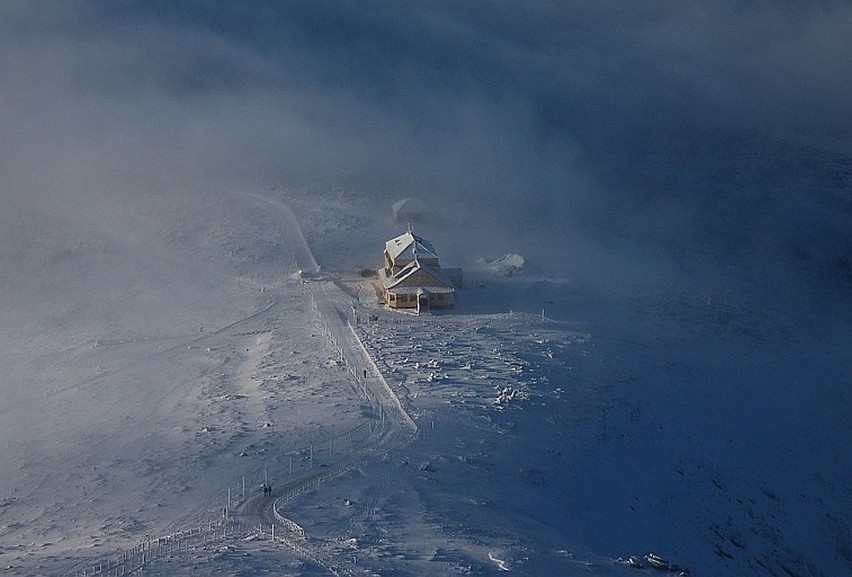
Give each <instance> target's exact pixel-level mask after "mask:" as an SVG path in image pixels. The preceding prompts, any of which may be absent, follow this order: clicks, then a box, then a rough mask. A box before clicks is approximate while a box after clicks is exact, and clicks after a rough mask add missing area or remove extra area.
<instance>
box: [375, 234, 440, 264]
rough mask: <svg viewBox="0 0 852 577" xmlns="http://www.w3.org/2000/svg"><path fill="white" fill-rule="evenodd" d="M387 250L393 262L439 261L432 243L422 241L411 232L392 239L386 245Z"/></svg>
mask: <svg viewBox="0 0 852 577" xmlns="http://www.w3.org/2000/svg"><path fill="white" fill-rule="evenodd" d="M385 250H386V251H387V253H388V256H390V258H391V260H393V261H395V260H396V259H398V258H404V259H411V260H414V259H416V258H423V259H437V258H438V253H436V252H435V249H434V248H433V247H432V243H430V242H429V241H428V240H425V239H422V238H420V237H419V236H417V235H416V234H414V233H413V232H411V231H407V232H404V233H402V234H401V235H399V236H397V237H395V238H392V239H390V240H389V241H387V242H386V243H385Z"/></svg>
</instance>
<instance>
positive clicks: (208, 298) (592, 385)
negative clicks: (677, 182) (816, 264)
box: [0, 190, 852, 575]
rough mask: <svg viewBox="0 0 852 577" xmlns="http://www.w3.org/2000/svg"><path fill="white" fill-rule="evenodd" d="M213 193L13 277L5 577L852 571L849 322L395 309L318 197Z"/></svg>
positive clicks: (357, 215) (586, 303)
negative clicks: (667, 567)
mask: <svg viewBox="0 0 852 577" xmlns="http://www.w3.org/2000/svg"><path fill="white" fill-rule="evenodd" d="M205 199H206V202H205V203H203V204H197V203H194V202H178V201H174V202H173V203H172V204H171V205H168V206H167V207H166V208H167V210H158V211H157V212H156V213H154V214H149V215H148V218H146V220H145V221H144V222H140V224H139V225H138V228H137V229H136V230H135V231H134V232H133V235H132V237H131V236H130V235H128V236H126V237H109V236H99V235H98V234H96V233H93V234H92V235H91V236H88V237H83V238H80V237H69V236H66V235H65V234H64V233H63V229H62V226H61V223H57V222H44V223H43V228H41V229H37V230H29V231H24V234H22V236H20V237H18V238H19V243H20V244H19V245H18V246H16V247H12V248H10V249H7V252H6V253H5V254H4V256H3V258H4V266H12V265H14V267H16V270H19V271H20V274H18V275H16V276H14V277H4V282H5V283H6V286H7V287H8V290H12V289H14V290H15V291H16V292H17V293H18V296H17V297H16V298H17V299H18V306H16V307H14V308H8V309H5V310H4V311H3V316H4V318H3V323H2V330H3V335H2V337H3V343H4V347H3V349H2V357H3V366H4V372H3V376H2V379H3V381H2V386H3V390H4V396H5V400H4V402H3V404H2V405H0V407H2V408H0V411H2V415H0V416H2V420H0V427H2V437H0V438H2V444H0V451H2V454H0V462H2V463H3V466H2V467H1V468H0V491H2V495H0V498H2V501H0V521H2V525H0V534H2V545H0V564H2V567H3V568H5V569H6V574H9V575H33V574H50V575H61V574H74V573H75V572H80V573H81V572H82V571H83V570H84V569H85V570H87V571H90V572H91V571H92V570H93V569H94V568H96V567H97V568H98V570H99V571H102V572H106V569H105V567H106V566H107V565H106V564H107V563H110V565H109V566H110V568H111V570H113V571H126V570H129V568H128V567H130V568H133V567H132V566H130V565H127V562H128V561H127V559H129V560H130V562H132V563H137V562H138V563H139V565H140V566H141V571H140V573H139V574H150V575H177V574H187V575H189V574H198V573H205V574H214V573H215V574H233V575H238V574H264V573H276V572H281V571H283V572H284V573H285V574H294V575H295V574H304V575H311V574H317V575H320V574H328V573H329V572H332V573H334V572H337V573H339V574H352V575H361V574H363V575H367V574H390V573H396V574H405V575H416V574H427V573H428V574H437V575H443V574H446V575H452V574H459V573H461V574H496V573H500V572H504V571H510V572H514V573H517V574H523V575H542V574H585V573H586V572H588V571H591V572H593V573H597V574H636V569H634V568H631V567H629V564H628V562H627V559H628V558H630V557H635V558H636V559H637V560H639V561H642V559H643V555H645V554H646V553H650V552H653V553H654V554H656V555H660V556H661V557H662V558H664V559H666V560H667V562H669V563H670V564H672V565H676V566H678V567H679V568H686V569H689V570H690V571H691V572H692V573H693V574H696V575H700V574H738V575H745V574H755V575H762V574H767V573H773V572H774V573H776V574H781V573H782V572H792V574H820V573H823V574H843V573H845V572H848V570H849V568H850V550H849V543H850V540H849V535H850V518H849V511H850V510H852V496H850V487H849V482H848V481H849V479H850V478H852V465H851V464H850V456H849V452H848V441H849V439H850V438H852V426H850V421H849V419H848V414H849V408H850V405H849V392H848V391H849V389H848V384H849V382H848V378H849V374H852V373H850V367H849V359H848V355H847V354H846V351H848V350H849V349H848V346H849V344H850V343H849V340H850V337H849V335H850V332H849V330H848V327H849V325H848V319H847V318H846V316H844V315H842V314H841V315H832V314H829V313H828V312H827V311H825V310H823V309H822V307H821V306H819V304H818V303H817V304H814V305H813V306H811V307H810V308H806V307H805V306H804V305H802V306H800V307H799V308H798V309H796V310H794V309H792V308H786V307H784V306H783V303H781V302H778V301H777V300H773V299H767V298H764V297H763V296H762V295H755V294H753V293H749V292H748V291H743V290H740V289H739V288H738V287H733V288H732V289H731V290H729V291H712V290H698V289H690V288H687V287H685V286H684V287H674V286H672V287H665V288H659V287H658V288H656V289H653V290H652V289H647V290H643V291H637V290H634V289H633V288H630V287H623V288H620V287H617V286H612V287H609V288H607V289H606V290H602V289H601V287H599V286H596V287H594V289H592V288H589V287H591V285H588V286H586V285H585V284H584V283H583V282H582V281H578V280H576V279H569V278H566V277H560V276H559V275H557V274H556V273H557V272H558V271H552V274H550V275H548V276H546V277H541V276H530V275H525V276H523V277H512V278H506V277H503V276H501V275H499V274H490V273H488V272H487V271H486V272H483V273H480V275H479V276H478V277H476V278H475V279H473V280H472V281H471V282H470V283H469V287H468V288H466V289H465V290H463V291H462V292H461V293H460V295H461V296H460V300H459V305H458V307H457V308H456V309H455V310H453V311H448V312H445V313H441V314H432V315H422V316H413V315H409V314H400V313H394V312H391V311H387V310H384V309H382V308H380V307H379V306H378V305H377V304H376V302H375V296H374V291H373V289H372V288H371V287H370V284H369V283H370V280H369V279H363V278H360V277H358V276H357V275H356V274H355V273H356V272H357V269H358V266H357V265H358V264H359V263H360V262H361V261H360V260H359V259H365V260H369V258H370V257H369V256H365V255H364V254H363V253H362V252H361V251H360V247H357V246H353V247H351V248H347V247H346V244H345V243H343V242H340V241H341V240H342V239H343V238H344V237H346V236H347V235H349V234H355V233H357V230H358V228H357V227H355V228H354V230H346V229H343V228H340V229H338V232H330V228H331V227H329V226H328V223H326V229H325V232H324V237H323V242H318V243H315V244H313V246H315V247H317V248H316V250H317V252H316V254H313V253H312V251H311V249H312V247H311V246H309V245H308V244H306V243H305V241H304V239H303V237H302V235H301V233H300V231H299V230H298V228H297V224H296V219H295V217H294V216H293V214H292V213H291V212H290V210H289V206H290V205H292V206H293V207H295V208H297V211H298V212H300V220H302V221H303V222H304V223H308V226H310V227H311V228H307V236H308V238H309V239H310V238H311V235H312V230H313V231H316V230H318V227H317V226H316V223H318V222H319V223H323V222H324V221H323V219H324V218H325V217H324V215H325V214H327V213H326V212H323V211H316V210H311V208H310V205H306V204H304V203H303V202H302V200H301V199H302V197H301V196H300V195H299V194H291V193H288V192H286V191H284V190H279V191H274V192H269V193H265V194H258V193H251V194H244V193H221V194H217V195H216V196H210V195H207V196H205ZM333 202H334V196H333V195H329V196H328V197H327V198H326V199H325V204H324V206H325V207H326V208H327V207H328V206H329V204H330V203H333ZM362 209H364V207H359V205H358V203H357V202H354V203H353V202H352V201H351V199H349V200H348V201H347V202H345V203H341V204H340V205H336V206H335V207H334V211H333V214H334V213H338V212H339V213H341V214H343V213H345V212H346V211H350V213H351V216H352V219H351V221H352V222H362V223H363V227H364V230H365V233H366V231H367V229H370V230H371V232H369V233H367V234H379V233H381V227H382V226H385V225H383V224H382V223H381V222H380V220H379V218H378V217H376V219H375V220H371V219H370V217H368V216H365V215H367V214H368V211H367V210H363V212H362ZM149 210H152V209H149ZM152 223H155V225H153V226H152ZM376 229H378V231H379V232H376ZM131 241H132V242H131ZM309 244H310V243H309ZM381 246H382V245H381V244H380V243H378V244H376V246H375V247H373V249H374V250H375V254H374V255H373V256H374V258H375V260H379V259H380V258H381V255H380V250H381ZM330 247H334V248H333V250H332V249H331V248H330ZM347 251H351V252H347ZM473 256H475V255H473ZM326 257H328V261H329V262H331V263H334V264H333V265H332V266H330V267H329V268H325V267H321V266H317V264H316V263H319V264H320V265H322V264H323V263H324V262H325V260H326ZM341 262H350V263H353V264H354V266H351V267H350V266H341V265H340V263H341ZM24 283H25V284H26V286H23V285H24ZM813 290H816V289H813ZM799 304H800V305H801V301H800V302H799ZM362 345H363V347H364V349H362V348H361V346H362ZM364 352H367V353H368V354H369V357H370V358H369V359H368V358H367V357H366V356H363V355H364ZM365 376H366V378H365ZM385 383H386V385H387V388H388V390H386V389H385V388H383V387H384V386H385V385H384V384H385ZM365 392H366V396H365ZM391 393H392V394H391ZM400 409H402V410H400ZM403 411H404V412H403ZM409 419H410V420H409ZM266 479H269V481H270V483H271V484H272V485H273V488H274V489H275V498H274V499H269V500H263V498H262V496H260V484H261V483H263V482H265V481H266ZM244 482H245V486H246V494H245V496H243V483H244ZM229 492H230V497H231V500H232V501H231V509H230V510H229V511H228V519H227V520H226V519H224V518H223V508H224V507H226V506H227V505H228V501H227V499H228V493H229ZM279 498H280V501H276V500H275V499H279ZM273 502H275V509H274V510H273V507H272V503H273ZM284 518H286V519H287V520H288V522H292V523H294V524H295V526H297V527H299V528H300V529H301V530H302V531H303V532H304V533H303V534H297V533H293V529H292V527H291V528H290V530H289V532H288V530H287V529H286V527H287V525H284V524H283V523H284V521H283V519H284ZM223 523H224V525H223ZM273 524H276V526H277V527H276V529H277V531H278V537H277V538H276V540H274V541H273V540H272V538H271V530H272V525H273ZM257 528H259V529H262V530H263V531H264V533H257V532H256V531H255V529H257ZM188 530H189V531H193V530H197V531H201V532H202V533H197V534H196V535H197V536H195V537H186V538H184V540H183V541H175V542H174V543H180V544H179V545H173V544H168V545H167V544H166V543H167V542H166V541H162V542H160V541H156V540H157V539H164V538H165V537H167V536H169V535H176V534H178V533H180V532H182V531H188ZM222 530H225V531H227V530H230V531H232V533H231V534H230V535H229V536H226V537H221V538H219V537H217V532H218V531H222ZM252 535H253V536H252ZM192 539H195V540H194V541H193V540H192ZM199 539H201V540H202V541H201V542H198V540H199ZM152 543H153V544H152ZM168 543H171V542H168ZM140 547H142V548H143V549H144V548H145V547H149V548H150V549H149V552H148V553H144V554H143V553H138V551H139V550H140V549H139V548H140ZM169 547H171V549H170V548H169ZM143 555H148V557H144V556H143ZM116 560H120V561H122V562H123V563H124V564H123V565H115V563H116ZM643 567H645V569H643V570H644V571H656V570H655V569H652V568H650V565H648V563H647V562H643Z"/></svg>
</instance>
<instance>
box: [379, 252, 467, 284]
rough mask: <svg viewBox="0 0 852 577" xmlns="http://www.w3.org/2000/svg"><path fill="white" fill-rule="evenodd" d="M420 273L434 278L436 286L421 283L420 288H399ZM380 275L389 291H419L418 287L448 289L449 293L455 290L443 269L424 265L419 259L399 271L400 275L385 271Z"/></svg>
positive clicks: (382, 270)
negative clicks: (406, 289) (403, 289)
mask: <svg viewBox="0 0 852 577" xmlns="http://www.w3.org/2000/svg"><path fill="white" fill-rule="evenodd" d="M418 271H423V272H425V273H426V274H427V275H429V276H430V277H432V278H433V279H434V280H435V282H436V284H434V285H423V284H422V283H421V284H418V286H415V287H400V286H399V285H400V284H401V283H403V282H404V281H405V279H407V278H408V277H410V276H411V275H413V274H414V273H416V272H418ZM380 275H381V281H382V283H383V284H384V286H385V288H386V289H388V290H390V289H394V290H395V291H396V290H399V289H401V288H413V289H417V288H418V287H420V288H429V289H430V290H431V289H432V288H436V289H438V288H447V289H449V290H448V291H447V292H452V291H453V290H455V289H454V288H453V283H452V281H451V280H450V278H449V277H448V276H447V273H446V272H444V271H443V270H442V269H441V267H435V266H429V265H426V264H423V263H422V262H421V261H420V260H417V259H415V260H413V261H411V262H410V263H408V264H407V265H406V266H405V267H404V268H403V269H402V270H401V271H399V272H398V273H396V274H394V275H388V274H387V273H386V272H385V270H384V269H381V270H380ZM433 292H440V291H433Z"/></svg>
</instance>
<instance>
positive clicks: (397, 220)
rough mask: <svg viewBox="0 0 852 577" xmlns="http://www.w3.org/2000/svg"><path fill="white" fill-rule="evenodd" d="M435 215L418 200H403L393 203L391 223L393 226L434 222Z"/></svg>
mask: <svg viewBox="0 0 852 577" xmlns="http://www.w3.org/2000/svg"><path fill="white" fill-rule="evenodd" d="M436 219H437V215H436V214H435V213H434V212H433V211H432V210H431V209H430V208H429V206H428V205H427V204H426V203H425V202H423V201H422V200H420V199H419V198H403V199H402V200H400V201H397V202H395V203H393V206H392V207H391V221H392V222H393V223H394V224H403V225H404V224H409V223H411V224H414V223H422V222H435V221H436Z"/></svg>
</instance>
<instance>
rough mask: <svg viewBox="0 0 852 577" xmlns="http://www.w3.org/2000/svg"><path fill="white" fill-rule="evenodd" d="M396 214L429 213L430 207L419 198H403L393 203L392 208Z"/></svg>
mask: <svg viewBox="0 0 852 577" xmlns="http://www.w3.org/2000/svg"><path fill="white" fill-rule="evenodd" d="M391 209H392V210H393V213H394V214H397V213H399V212H428V210H429V207H428V206H426V203H425V202H423V201H422V200H420V199H419V198H403V199H402V200H398V201H396V202H395V203H393V206H392V207H391Z"/></svg>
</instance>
